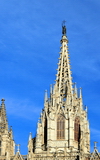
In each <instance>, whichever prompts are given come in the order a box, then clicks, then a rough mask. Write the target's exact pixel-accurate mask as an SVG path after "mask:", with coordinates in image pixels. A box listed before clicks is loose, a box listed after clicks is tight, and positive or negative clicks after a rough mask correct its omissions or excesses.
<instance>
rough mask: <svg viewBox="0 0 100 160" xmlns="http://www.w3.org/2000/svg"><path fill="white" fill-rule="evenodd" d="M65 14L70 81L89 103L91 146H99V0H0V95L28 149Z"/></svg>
mask: <svg viewBox="0 0 100 160" xmlns="http://www.w3.org/2000/svg"><path fill="white" fill-rule="evenodd" d="M63 20H66V26H67V36H68V39H69V52H70V57H71V66H72V73H73V74H72V75H73V82H77V86H78V88H79V87H82V88H83V100H84V105H87V106H88V118H89V121H90V129H91V150H93V142H94V141H97V142H98V148H99V151H100V125H99V123H100V1H99V0H88V1H87V0H84V1H80V0H70V1H69V0H59V1H57V0H55V1H53V0H50V1H46V0H36V1H33V0H20V1H18V0H9V1H8V0H4V1H0V97H1V98H5V100H6V101H5V103H6V109H7V116H8V120H9V125H11V126H13V132H14V140H15V142H16V143H17V144H20V145H21V153H22V154H27V143H28V136H29V133H30V132H32V135H33V136H34V135H35V133H36V123H37V120H38V118H39V115H40V112H41V110H42V108H43V103H44V91H45V89H47V90H49V86H50V84H53V83H54V80H55V74H56V68H57V62H58V57H59V54H58V53H59V51H60V49H59V47H60V39H61V24H62V21H63Z"/></svg>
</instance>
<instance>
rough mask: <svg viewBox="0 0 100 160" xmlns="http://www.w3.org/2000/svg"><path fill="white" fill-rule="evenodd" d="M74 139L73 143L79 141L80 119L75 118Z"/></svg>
mask: <svg viewBox="0 0 100 160" xmlns="http://www.w3.org/2000/svg"><path fill="white" fill-rule="evenodd" d="M74 139H75V141H77V142H79V141H80V119H79V118H78V117H76V119H75V122H74Z"/></svg>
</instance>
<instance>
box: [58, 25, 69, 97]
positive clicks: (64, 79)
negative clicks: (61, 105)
mask: <svg viewBox="0 0 100 160" xmlns="http://www.w3.org/2000/svg"><path fill="white" fill-rule="evenodd" d="M60 42H61V47H60V48H61V50H60V57H59V63H58V69H57V70H58V72H57V75H56V84H55V92H57V93H58V94H59V96H60V97H62V99H64V98H67V96H68V95H70V96H71V95H72V77H71V70H70V68H71V67H70V60H69V52H68V39H67V36H66V26H65V23H63V25H62V39H61V41H60Z"/></svg>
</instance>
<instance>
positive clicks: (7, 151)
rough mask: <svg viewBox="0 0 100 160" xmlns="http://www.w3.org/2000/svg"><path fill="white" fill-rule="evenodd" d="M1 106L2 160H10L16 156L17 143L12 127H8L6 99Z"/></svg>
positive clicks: (0, 154) (0, 153) (0, 136)
mask: <svg viewBox="0 0 100 160" xmlns="http://www.w3.org/2000/svg"><path fill="white" fill-rule="evenodd" d="M1 101H2V104H1V106H0V160H4V159H6V160H10V157H11V156H14V147H15V143H14V140H13V133H12V129H11V128H10V129H8V122H7V117H6V110H5V104H4V101H5V100H4V99H2V100H1Z"/></svg>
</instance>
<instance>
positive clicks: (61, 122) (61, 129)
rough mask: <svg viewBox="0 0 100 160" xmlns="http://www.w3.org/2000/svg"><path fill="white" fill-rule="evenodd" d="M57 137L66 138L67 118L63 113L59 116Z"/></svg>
mask: <svg viewBox="0 0 100 160" xmlns="http://www.w3.org/2000/svg"><path fill="white" fill-rule="evenodd" d="M57 139H58V140H61V139H65V119H64V117H63V116H61V115H60V116H58V118H57Z"/></svg>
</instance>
